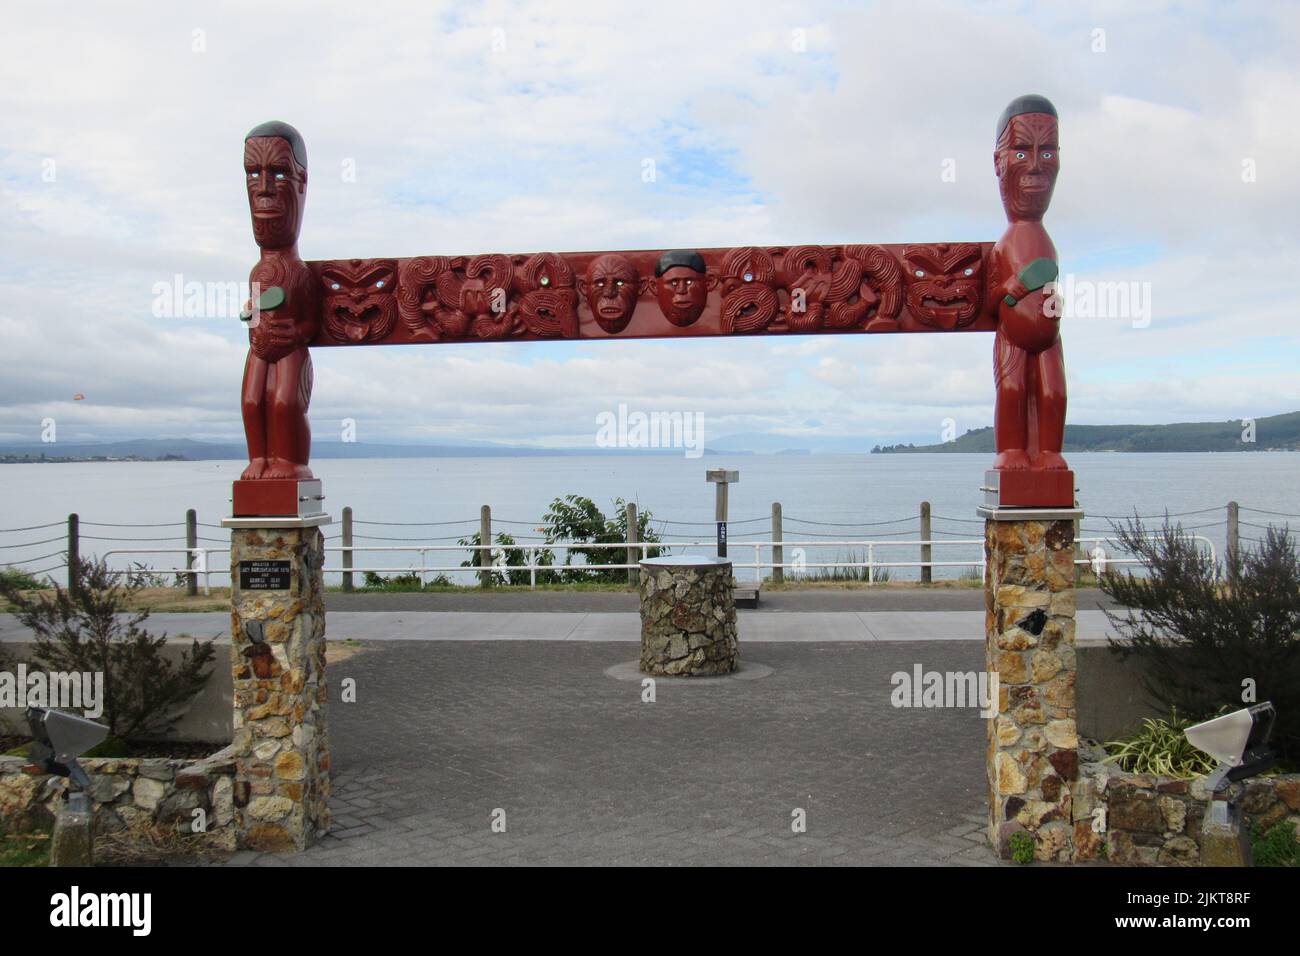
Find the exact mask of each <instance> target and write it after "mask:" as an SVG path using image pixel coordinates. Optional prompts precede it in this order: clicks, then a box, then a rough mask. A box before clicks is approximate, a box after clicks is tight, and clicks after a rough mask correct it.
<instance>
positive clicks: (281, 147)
mask: <svg viewBox="0 0 1300 956" xmlns="http://www.w3.org/2000/svg"><path fill="white" fill-rule="evenodd" d="M244 179H245V183H246V185H247V187H248V209H249V212H251V213H252V214H253V238H254V239H255V240H256V241H257V244H258V245H259V246H260V247H262V248H263V249H279V248H283V247H285V246H291V245H293V244H294V243H295V242H297V241H298V230H299V229H300V228H302V210H303V203H304V200H305V199H306V195H307V170H305V169H303V168H302V167H301V166H299V165H298V161H297V160H296V159H294V156H293V148H292V147H291V146H290V145H289V141H288V140H286V139H282V138H281V137H279V136H254V137H253V138H251V139H248V140H245V141H244Z"/></svg>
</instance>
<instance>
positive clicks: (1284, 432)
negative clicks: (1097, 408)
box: [871, 412, 1300, 455]
mask: <svg viewBox="0 0 1300 956" xmlns="http://www.w3.org/2000/svg"><path fill="white" fill-rule="evenodd" d="M1243 430H1244V426H1243V425H1242V424H1241V419H1239V418H1234V419H1229V420H1228V421H1226V422H1180V423H1178V424H1174V425H1066V426H1065V448H1064V451H1066V452H1071V451H1143V452H1156V451H1169V452H1174V451H1300V412H1289V413H1287V414H1285V415H1270V416H1268V417H1267V418H1257V419H1255V440H1254V441H1253V442H1246V441H1242V432H1243ZM993 450H994V448H993V429H992V428H975V429H972V430H971V431H968V432H966V434H964V435H962V436H961V437H960V438H957V439H955V440H953V441H950V442H943V443H942V444H938V445H883V446H882V445H877V446H876V447H875V448H873V449H871V451H872V454H905V453H908V452H923V453H925V454H934V453H948V452H952V453H957V452H977V453H980V454H986V455H991V454H992V453H993Z"/></svg>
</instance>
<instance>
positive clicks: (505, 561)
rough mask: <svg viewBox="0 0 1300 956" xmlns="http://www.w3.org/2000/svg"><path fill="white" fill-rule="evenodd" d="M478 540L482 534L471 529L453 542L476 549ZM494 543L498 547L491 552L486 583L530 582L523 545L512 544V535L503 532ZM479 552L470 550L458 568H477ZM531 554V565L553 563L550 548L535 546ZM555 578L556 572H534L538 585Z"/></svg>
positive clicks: (552, 553)
mask: <svg viewBox="0 0 1300 956" xmlns="http://www.w3.org/2000/svg"><path fill="white" fill-rule="evenodd" d="M481 540H482V533H481V532H479V531H475V532H474V533H473V534H472V535H470V536H469V537H468V538H461V539H460V540H459V541H458V542H456V543H457V544H462V545H465V546H466V547H474V548H477V547H478V544H479V542H480V541H481ZM496 543H497V545H498V546H499V548H500V550H496V549H494V550H493V552H492V559H493V561H494V564H493V566H492V573H491V575H489V576H488V581H489V583H491V584H530V583H532V577H531V575H530V574H529V572H528V568H527V565H528V549H527V548H526V547H519V546H517V545H516V544H515V539H514V536H513V535H509V534H506V533H505V532H504V531H499V532H497V536H496ZM482 554H483V552H482V551H472V552H470V556H469V560H467V561H462V562H461V563H460V566H461V567H462V568H477V567H480V564H479V562H480V561H481V560H482V558H481V555H482ZM533 556H534V557H535V558H536V559H537V560H536V561H534V562H533V563H534V564H545V565H551V564H554V563H555V552H553V551H551V550H550V549H549V548H538V549H537V550H535V551H534V552H533ZM558 581H559V575H558V574H556V573H555V572H554V571H538V572H537V583H538V584H555V583H557V582H558Z"/></svg>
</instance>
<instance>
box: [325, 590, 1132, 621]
mask: <svg viewBox="0 0 1300 956" xmlns="http://www.w3.org/2000/svg"><path fill="white" fill-rule="evenodd" d="M1076 593H1077V594H1078V599H1079V607H1080V608H1086V609H1088V610H1092V609H1095V608H1097V607H1112V606H1113V605H1112V604H1111V603H1110V600H1109V599H1108V598H1107V597H1106V596H1105V595H1104V594H1102V593H1101V591H1099V590H1097V589H1096V588H1080V589H1079V590H1078V591H1077V592H1076ZM325 606H326V608H327V609H328V610H329V611H331V612H333V611H483V612H490V613H495V614H500V613H518V612H521V611H567V612H579V611H588V612H590V611H595V612H617V611H626V612H630V613H635V612H636V609H637V596H636V594H635V593H633V592H631V591H495V590H493V591H410V592H391V593H382V592H372V591H364V592H363V591H353V592H351V593H348V594H345V593H343V592H342V591H331V592H329V594H327V595H326V597H325ZM755 610H756V611H758V612H759V613H768V612H781V611H914V612H919V613H930V612H933V611H982V610H984V589H983V588H939V587H936V588H900V587H885V586H882V587H874V588H835V587H818V588H802V589H799V590H790V591H784V590H782V591H770V590H769V591H764V592H763V595H762V600H761V601H760V602H759V606H758V607H757V608H756V609H755Z"/></svg>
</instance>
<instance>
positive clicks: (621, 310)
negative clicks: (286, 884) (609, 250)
mask: <svg viewBox="0 0 1300 956" xmlns="http://www.w3.org/2000/svg"><path fill="white" fill-rule="evenodd" d="M687 271H690V270H687ZM581 285H582V294H583V297H584V298H585V299H586V300H587V306H588V307H589V308H590V309H591V314H592V315H593V316H594V317H595V319H596V324H597V325H599V326H600V327H601V328H602V329H604V330H605V331H606V332H609V333H610V334H611V335H612V334H615V333H618V332H622V331H623V330H624V329H625V328H627V324H628V322H630V321H631V320H632V312H633V310H634V309H636V300H637V297H638V296H639V295H640V292H641V285H640V282H639V280H638V277H637V272H636V267H635V266H633V265H632V263H631V262H629V261H628V260H627V259H625V258H623V257H622V256H616V255H605V256H597V257H596V258H595V259H593V260H592V262H591V265H589V266H588V267H587V275H586V276H585V277H584V278H583V280H582V283H581Z"/></svg>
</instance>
